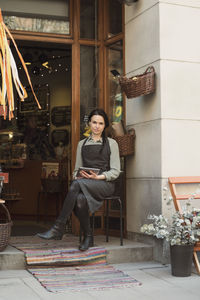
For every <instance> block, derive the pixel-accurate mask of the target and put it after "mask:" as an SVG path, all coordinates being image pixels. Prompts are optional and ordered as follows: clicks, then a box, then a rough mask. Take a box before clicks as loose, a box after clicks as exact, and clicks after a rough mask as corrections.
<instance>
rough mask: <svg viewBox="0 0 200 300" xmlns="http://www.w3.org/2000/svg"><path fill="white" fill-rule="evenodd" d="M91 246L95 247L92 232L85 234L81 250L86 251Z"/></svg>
mask: <svg viewBox="0 0 200 300" xmlns="http://www.w3.org/2000/svg"><path fill="white" fill-rule="evenodd" d="M89 247H93V236H92V235H91V234H88V235H86V236H84V239H83V241H82V242H81V244H80V247H79V250H80V251H86V250H88V248H89Z"/></svg>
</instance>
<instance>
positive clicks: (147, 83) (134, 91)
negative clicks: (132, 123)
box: [119, 66, 155, 98]
mask: <svg viewBox="0 0 200 300" xmlns="http://www.w3.org/2000/svg"><path fill="white" fill-rule="evenodd" d="M119 84H120V85H121V88H122V91H123V92H124V93H125V94H126V96H127V98H135V97H139V96H143V95H148V94H151V93H153V92H154V91H155V69H154V67H153V66H151V67H148V68H147V69H146V71H145V72H144V73H143V74H141V75H135V76H133V77H131V78H127V77H125V76H121V77H119Z"/></svg>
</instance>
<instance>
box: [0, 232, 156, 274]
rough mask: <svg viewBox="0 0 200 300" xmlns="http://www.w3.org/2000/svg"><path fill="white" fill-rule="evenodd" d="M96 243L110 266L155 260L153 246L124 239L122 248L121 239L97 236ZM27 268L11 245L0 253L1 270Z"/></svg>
mask: <svg viewBox="0 0 200 300" xmlns="http://www.w3.org/2000/svg"><path fill="white" fill-rule="evenodd" d="M94 243H95V245H94V246H95V247H105V249H106V250H107V262H108V263H109V264H118V263H129V262H142V261H152V260H153V247H152V246H151V245H147V244H143V243H138V242H133V241H130V240H127V239H124V245H123V246H120V240H119V238H116V237H110V239H109V242H108V243H106V242H105V236H95V241H94ZM76 245H77V243H76ZM25 268H26V262H25V257H24V253H23V252H22V251H20V250H18V249H16V248H14V247H12V246H10V245H9V246H8V247H7V248H6V249H5V250H4V251H2V252H0V270H16V269H20V270H23V269H25Z"/></svg>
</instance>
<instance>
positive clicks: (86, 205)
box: [38, 109, 120, 251]
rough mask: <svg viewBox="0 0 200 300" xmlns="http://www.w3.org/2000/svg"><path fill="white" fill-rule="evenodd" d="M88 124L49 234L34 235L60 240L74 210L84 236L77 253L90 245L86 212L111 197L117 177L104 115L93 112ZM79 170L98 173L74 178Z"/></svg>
mask: <svg viewBox="0 0 200 300" xmlns="http://www.w3.org/2000/svg"><path fill="white" fill-rule="evenodd" d="M88 122H89V126H90V129H91V135H90V137H89V138H86V139H84V140H81V141H80V142H79V144H78V147H77V154H76V164H75V169H74V173H73V178H74V180H73V181H72V184H71V186H70V189H69V192H68V194H67V196H66V198H65V201H64V205H63V208H62V211H61V213H60V215H59V217H58V218H57V220H56V222H55V224H54V226H53V227H52V228H51V229H50V230H49V231H47V232H45V233H41V234H38V236H39V237H41V238H44V239H62V236H63V234H64V230H65V224H66V222H67V219H68V217H69V216H70V214H71V213H72V211H73V210H74V213H75V215H76V216H77V217H78V219H79V221H80V226H81V229H82V231H83V234H84V239H83V242H82V243H81V245H80V247H79V249H80V250H81V251H84V250H87V249H88V248H89V246H90V245H91V242H92V236H91V232H90V218H89V212H91V213H93V212H95V211H96V210H98V209H99V208H100V206H101V205H102V203H103V200H104V198H105V197H109V196H111V195H112V194H113V192H114V180H115V179H116V178H117V177H118V176H119V174H120V158H119V148H118V144H117V142H116V141H115V140H113V139H111V138H107V137H106V135H105V129H106V128H107V127H108V126H109V121H108V117H107V115H106V113H105V112H104V111H103V110H102V109H95V110H93V111H92V112H91V113H90V115H89V120H88ZM79 167H88V168H98V169H100V172H99V174H98V175H97V174H96V173H94V172H93V171H90V172H89V173H87V172H85V171H81V172H80V177H77V174H78V170H79Z"/></svg>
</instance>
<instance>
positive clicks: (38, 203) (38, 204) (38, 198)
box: [37, 192, 41, 223]
mask: <svg viewBox="0 0 200 300" xmlns="http://www.w3.org/2000/svg"><path fill="white" fill-rule="evenodd" d="M40 198H41V192H39V193H38V196H37V223H38V222H39V214H40Z"/></svg>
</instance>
